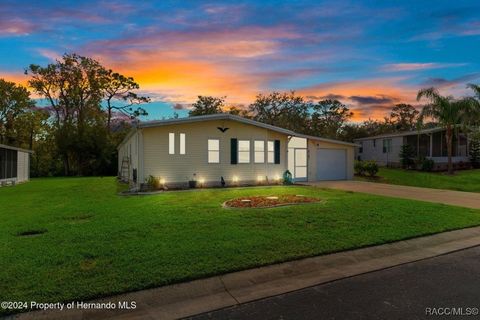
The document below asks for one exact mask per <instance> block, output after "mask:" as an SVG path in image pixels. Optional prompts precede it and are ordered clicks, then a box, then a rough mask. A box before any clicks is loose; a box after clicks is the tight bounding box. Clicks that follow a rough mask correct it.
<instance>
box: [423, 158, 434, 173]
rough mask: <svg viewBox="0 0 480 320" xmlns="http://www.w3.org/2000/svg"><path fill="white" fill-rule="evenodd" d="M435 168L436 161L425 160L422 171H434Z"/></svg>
mask: <svg viewBox="0 0 480 320" xmlns="http://www.w3.org/2000/svg"><path fill="white" fill-rule="evenodd" d="M434 167H435V161H433V160H432V159H423V161H422V164H421V167H420V168H421V170H422V171H432V170H433V168H434Z"/></svg>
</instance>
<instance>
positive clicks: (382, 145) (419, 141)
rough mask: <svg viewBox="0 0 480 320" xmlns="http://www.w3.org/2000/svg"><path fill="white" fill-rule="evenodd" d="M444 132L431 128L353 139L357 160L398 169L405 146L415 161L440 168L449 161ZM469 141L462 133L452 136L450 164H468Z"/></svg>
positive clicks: (440, 129) (443, 130)
mask: <svg viewBox="0 0 480 320" xmlns="http://www.w3.org/2000/svg"><path fill="white" fill-rule="evenodd" d="M445 133H446V130H445V129H443V128H432V129H425V130H415V131H407V132H400V133H391V134H384V135H379V136H373V137H366V138H361V139H356V140H354V141H355V142H356V143H357V144H359V145H360V147H358V148H357V149H356V151H355V157H356V159H358V160H374V161H376V162H377V163H378V164H379V165H384V166H394V167H396V166H400V151H401V147H402V145H404V144H409V145H411V146H412V148H413V149H414V150H415V154H416V156H417V158H427V159H432V160H433V161H434V162H435V164H437V165H439V166H442V165H445V164H446V163H447V162H448V158H447V143H446V139H445ZM467 145H468V138H467V135H466V134H464V133H461V132H458V133H456V134H454V137H453V140H452V147H453V148H452V161H453V162H454V163H460V162H463V163H467V162H469V157H468V148H467Z"/></svg>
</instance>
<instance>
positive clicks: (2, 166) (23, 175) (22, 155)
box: [0, 144, 33, 186]
mask: <svg viewBox="0 0 480 320" xmlns="http://www.w3.org/2000/svg"><path fill="white" fill-rule="evenodd" d="M32 152H33V151H30V150H25V149H20V148H15V147H10V146H7V145H4V144H0V186H4V185H6V184H16V183H20V182H25V181H28V180H29V179H30V154H31V153H32Z"/></svg>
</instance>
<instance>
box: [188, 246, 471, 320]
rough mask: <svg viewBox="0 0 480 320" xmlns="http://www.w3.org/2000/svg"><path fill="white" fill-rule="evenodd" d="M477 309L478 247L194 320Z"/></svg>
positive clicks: (447, 315)
mask: <svg viewBox="0 0 480 320" xmlns="http://www.w3.org/2000/svg"><path fill="white" fill-rule="evenodd" d="M428 308H430V309H428ZM441 308H443V309H441ZM451 308H455V309H451ZM460 308H463V309H460ZM468 308H471V309H468ZM478 308H480V247H475V248H471V249H466V250H462V251H458V252H455V253H451V254H448V255H444V256H439V257H435V258H431V259H427V260H423V261H419V262H414V263H409V264H405V265H401V266H397V267H394V268H390V269H386V270H381V271H376V272H372V273H368V274H363V275H359V276H355V277H351V278H347V279H343V280H338V281H334V282H331V283H327V284H323V285H318V286H315V287H311V288H307V289H303V290H299V291H295V292H291V293H287V294H283V295H280V296H276V297H271V298H267V299H263V300H259V301H255V302H250V303H246V304H243V305H239V306H236V307H231V308H227V309H223V310H218V311H214V312H210V313H207V314H202V315H198V316H195V317H193V318H192V319H195V320H200V319H249V320H254V319H258V320H266V319H295V320H297V319H315V320H317V319H369V320H372V319H402V320H403V319H435V318H441V319H457V318H460V319H480V315H478V314H477V315H474V314H475V313H476V312H478ZM441 313H443V314H444V315H443V316H440V317H439V316H438V314H441ZM455 313H457V315H458V314H463V316H455ZM467 314H470V315H469V316H468V315H467Z"/></svg>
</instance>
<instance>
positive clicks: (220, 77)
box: [0, 0, 480, 120]
mask: <svg viewBox="0 0 480 320" xmlns="http://www.w3.org/2000/svg"><path fill="white" fill-rule="evenodd" d="M479 40H480V2H478V1H342V0H340V1H292V2H289V1H282V2H279V1H261V2H260V1H259V2H255V1H231V2H230V1H145V2H143V1H82V2H80V1H62V2H56V1H48V2H47V3H46V4H45V3H43V4H40V3H39V2H38V1H2V2H1V3H0V58H1V59H0V77H3V78H6V79H9V80H13V81H17V82H20V83H26V78H25V76H23V70H24V69H25V68H26V67H27V66H28V65H29V64H31V63H35V64H40V65H46V64H48V63H51V62H52V61H54V60H55V59H56V58H58V57H60V56H61V55H62V54H63V53H65V52H76V53H78V54H81V55H86V56H90V57H93V58H95V59H97V60H99V61H100V62H101V63H103V64H104V65H106V66H107V67H110V68H112V69H114V70H116V71H119V72H121V73H123V74H125V75H128V76H133V77H134V78H135V79H136V80H137V81H138V82H139V84H140V86H141V90H142V93H144V94H146V95H149V96H151V97H152V99H153V101H154V102H152V103H151V104H150V105H149V106H148V107H147V109H148V111H149V113H150V115H149V117H148V118H149V119H155V118H160V117H163V116H170V115H172V114H173V112H174V111H177V112H179V113H180V114H181V115H185V114H186V112H187V110H188V107H189V105H190V104H191V103H192V102H193V101H194V100H195V98H196V96H198V95H214V96H226V97H227V98H226V101H227V103H228V104H229V105H243V106H246V105H248V104H249V103H251V102H252V101H253V100H254V98H255V96H256V95H257V94H258V93H268V92H271V91H273V90H277V91H287V90H296V91H297V92H298V93H299V94H302V95H304V96H306V97H308V98H309V99H312V100H319V99H323V98H325V97H336V98H338V99H340V100H341V101H343V102H344V103H346V104H348V105H349V106H350V107H351V108H352V110H353V111H354V112H355V119H356V120H362V119H367V118H382V117H383V116H384V115H385V114H386V113H387V112H388V110H389V108H391V106H392V105H394V104H395V103H400V102H408V103H416V102H415V94H416V92H417V91H418V90H419V89H420V88H423V87H429V86H435V87H437V88H438V89H439V90H440V91H441V92H442V93H445V94H453V95H455V96H462V95H466V94H469V92H468V90H466V89H465V86H466V84H467V83H470V82H474V83H479V82H480V68H479V67H480V62H479V57H480V41H479Z"/></svg>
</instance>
